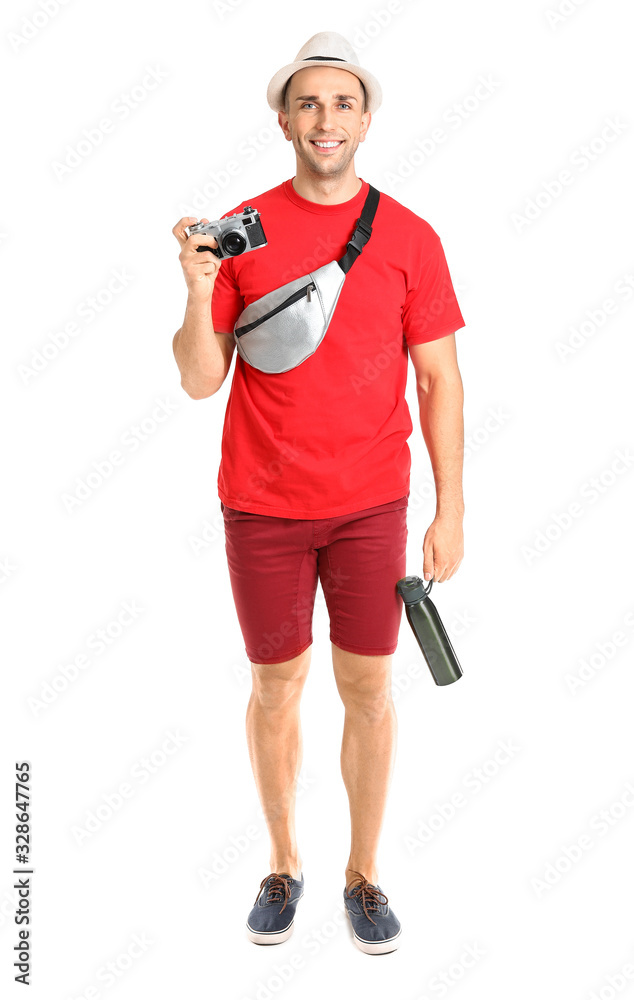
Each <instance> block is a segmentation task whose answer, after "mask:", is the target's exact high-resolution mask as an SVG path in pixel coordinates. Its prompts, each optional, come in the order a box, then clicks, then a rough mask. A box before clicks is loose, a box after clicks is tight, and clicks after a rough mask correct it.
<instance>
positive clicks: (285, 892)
mask: <svg viewBox="0 0 634 1000" xmlns="http://www.w3.org/2000/svg"><path fill="white" fill-rule="evenodd" d="M269 879H271V884H270V885H269V889H268V892H267V894H266V901H267V903H279V902H280V900H281V899H282V898H284V906H283V907H282V909H281V910H280V913H282V911H283V910H285V909H286V904H287V903H288V901H289V899H290V898H291V887H290V885H289V880H288V878H285V877H284V876H283V875H278V874H277V872H271V874H270V875H267V876H266V878H263V879H262V881H261V882H260V891H259V892H258V894H257V896H256V897H255V902H256V903H257V901H258V899H259V898H260V896H261V895H262V890H263V889H264V886H265V885H266V883H267V882H268V880H269ZM254 905H255V904H254Z"/></svg>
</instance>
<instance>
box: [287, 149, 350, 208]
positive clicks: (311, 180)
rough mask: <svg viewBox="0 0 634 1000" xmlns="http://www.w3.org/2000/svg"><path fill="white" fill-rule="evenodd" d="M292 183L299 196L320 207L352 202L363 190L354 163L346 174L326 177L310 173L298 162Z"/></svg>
mask: <svg viewBox="0 0 634 1000" xmlns="http://www.w3.org/2000/svg"><path fill="white" fill-rule="evenodd" d="M291 183H292V185H293V187H294V189H295V190H296V191H297V193H298V195H301V197H302V198H306V200H307V201H315V202H317V203H318V204H320V205H338V204H339V203H340V202H342V201H350V199H351V198H354V196H355V194H358V193H359V191H360V190H361V180H360V178H359V177H357V175H356V173H355V169H354V164H353V163H350V164H349V166H348V169H347V170H346V172H345V173H344V174H335V175H333V176H332V177H324V176H323V175H322V174H315V173H312V172H311V171H308V170H307V169H306V166H305V164H304V163H303V162H302V161H301V160H298V162H297V173H296V175H295V177H294V178H293V180H292V182H291Z"/></svg>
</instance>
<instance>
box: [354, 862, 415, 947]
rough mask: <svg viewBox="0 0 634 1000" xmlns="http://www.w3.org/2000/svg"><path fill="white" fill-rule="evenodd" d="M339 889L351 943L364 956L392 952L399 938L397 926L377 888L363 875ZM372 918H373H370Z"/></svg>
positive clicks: (392, 913) (385, 897)
mask: <svg viewBox="0 0 634 1000" xmlns="http://www.w3.org/2000/svg"><path fill="white" fill-rule="evenodd" d="M355 874H356V875H358V876H359V878H358V879H355V880H354V881H353V882H351V883H350V887H349V888H347V887H346V888H345V889H344V890H343V899H344V903H345V905H346V913H347V914H348V918H349V920H350V923H351V924H352V931H353V934H354V943H355V944H356V946H357V948H360V949H361V951H364V952H365V953H366V955H382V954H384V953H385V952H388V951H396V949H397V948H398V946H399V943H400V942H399V938H400V936H401V924H400V921H399V919H398V917H397V916H396V914H395V913H394V911H393V910H391V909H390V907H389V905H388V899H387V896H386V895H385V893H384V892H381V886H380V885H372V884H371V883H370V882H368V880H367V878H366V877H365V876H364V875H361V874H360V872H355ZM374 918H376V919H374Z"/></svg>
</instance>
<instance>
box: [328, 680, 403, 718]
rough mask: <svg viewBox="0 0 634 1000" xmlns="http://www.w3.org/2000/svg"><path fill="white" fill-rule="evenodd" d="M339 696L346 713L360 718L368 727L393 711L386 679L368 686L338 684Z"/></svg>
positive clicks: (389, 684) (389, 687)
mask: <svg viewBox="0 0 634 1000" xmlns="http://www.w3.org/2000/svg"><path fill="white" fill-rule="evenodd" d="M339 694H340V696H341V700H342V702H343V704H344V707H345V709H346V712H351V713H354V714H355V715H357V716H361V717H362V718H363V719H364V720H365V722H367V723H368V724H369V725H373V724H377V723H380V722H382V720H383V719H384V718H385V716H386V714H387V713H388V712H391V711H392V709H393V701H392V687H391V683H390V681H389V679H388V678H385V679H383V680H381V681H376V680H374V681H373V682H372V683H369V684H339Z"/></svg>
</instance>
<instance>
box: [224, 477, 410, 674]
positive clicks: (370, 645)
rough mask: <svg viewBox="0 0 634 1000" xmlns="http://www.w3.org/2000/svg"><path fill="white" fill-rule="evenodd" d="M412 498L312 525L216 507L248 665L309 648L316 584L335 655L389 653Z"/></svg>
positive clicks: (396, 629)
mask: <svg viewBox="0 0 634 1000" xmlns="http://www.w3.org/2000/svg"><path fill="white" fill-rule="evenodd" d="M408 497H409V494H407V496H404V497H401V498H400V499H399V500H390V502H389V503H384V504H380V505H379V506H378V507H369V508H367V509H366V510H360V511H355V512H354V513H352V514H341V515H339V516H338V517H326V518H318V519H316V520H297V519H295V518H290V517H272V516H271V515H269V514H252V513H249V512H246V511H240V510H234V509H233V508H232V507H226V506H225V505H224V504H223V503H221V504H220V507H221V510H222V512H223V516H224V526H225V548H226V552H227V562H228V565H229V576H230V580H231V589H232V591H233V599H234V602H235V606H236V611H237V614H238V621H239V623H240V629H241V630H242V635H243V638H244V642H245V649H246V653H247V656H248V658H249V660H250V661H251V663H282V662H284V661H285V660H292V659H293V657H295V656H298V655H299V654H300V653H302V652H303V651H304V650H305V649H307V648H308V646H310V644H311V643H312V641H313V633H312V621H313V608H314V602H315V594H316V592H317V579H318V578H319V580H321V586H322V589H323V592H324V598H325V601H326V605H327V607H328V614H329V617H330V639H331V641H332V642H334V643H335V645H336V646H339V647H340V648H341V649H345V650H348V651H349V652H351V653H363V654H364V655H366V656H384V655H386V654H389V653H393V652H394V651H395V649H396V646H397V642H398V633H399V627H400V623H401V617H402V612H403V601H402V598H401V596H400V595H399V594H398V592H397V590H396V582H397V580H400V579H401V577H404V576H405V572H406V571H405V554H406V552H405V550H406V546H407V501H408Z"/></svg>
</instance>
